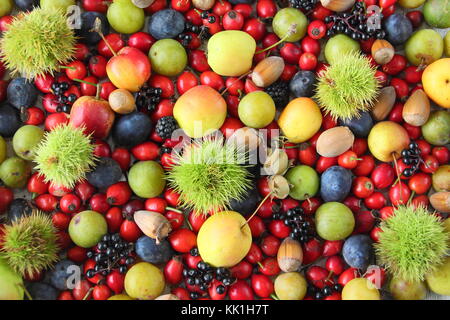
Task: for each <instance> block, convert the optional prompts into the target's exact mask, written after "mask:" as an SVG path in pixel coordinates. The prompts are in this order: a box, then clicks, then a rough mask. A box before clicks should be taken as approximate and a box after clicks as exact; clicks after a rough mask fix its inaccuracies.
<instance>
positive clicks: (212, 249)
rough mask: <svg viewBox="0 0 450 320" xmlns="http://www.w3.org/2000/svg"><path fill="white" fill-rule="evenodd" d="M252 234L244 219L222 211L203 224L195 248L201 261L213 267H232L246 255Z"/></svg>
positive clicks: (232, 212) (238, 214)
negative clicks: (196, 247)
mask: <svg viewBox="0 0 450 320" xmlns="http://www.w3.org/2000/svg"><path fill="white" fill-rule="evenodd" d="M251 244H252V233H251V231H250V227H249V226H248V224H246V221H245V219H244V217H243V216H242V215H241V214H240V213H238V212H235V211H222V212H219V213H216V214H214V215H212V216H210V217H209V218H208V219H207V220H206V221H205V223H203V225H202V227H201V228H200V230H199V232H198V236H197V246H198V251H199V252H200V256H201V257H202V259H203V261H205V262H207V263H209V264H211V265H212V266H214V267H232V266H234V265H236V264H238V263H239V262H240V261H241V260H242V259H244V257H245V256H246V255H247V253H248V251H249V250H250V246H251Z"/></svg>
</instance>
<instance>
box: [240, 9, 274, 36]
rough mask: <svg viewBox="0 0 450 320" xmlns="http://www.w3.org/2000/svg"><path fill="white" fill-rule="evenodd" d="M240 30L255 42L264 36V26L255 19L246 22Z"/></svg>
mask: <svg viewBox="0 0 450 320" xmlns="http://www.w3.org/2000/svg"><path fill="white" fill-rule="evenodd" d="M235 10H236V8H235ZM236 11H237V10H236ZM242 30H243V31H245V32H247V33H248V34H249V35H251V36H252V37H253V39H255V41H257V42H258V41H260V40H262V39H263V38H264V36H265V35H266V25H265V24H264V22H262V21H261V20H259V19H257V18H251V19H248V20H246V21H245V24H244V27H243V29H242Z"/></svg>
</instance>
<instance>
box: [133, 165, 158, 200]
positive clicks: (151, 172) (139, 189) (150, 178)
mask: <svg viewBox="0 0 450 320" xmlns="http://www.w3.org/2000/svg"><path fill="white" fill-rule="evenodd" d="M128 183H129V184H130V187H131V190H133V192H134V193H135V194H136V195H137V196H139V197H141V198H153V197H157V196H159V195H160V194H161V193H162V192H163V190H164V187H165V186H166V181H165V180H164V170H163V168H162V167H161V165H160V164H159V163H158V162H156V161H139V162H138V163H136V164H134V165H133V166H132V167H131V169H130V171H129V172H128Z"/></svg>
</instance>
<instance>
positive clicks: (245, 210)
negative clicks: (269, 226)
mask: <svg viewBox="0 0 450 320" xmlns="http://www.w3.org/2000/svg"><path fill="white" fill-rule="evenodd" d="M260 201H261V196H260V195H259V192H258V190H257V189H256V188H253V189H248V190H247V192H246V194H245V195H244V196H243V199H242V200H237V199H233V200H231V201H230V209H231V210H233V211H236V212H239V213H240V214H243V215H247V214H250V213H252V212H253V211H255V209H256V207H257V206H258V204H259V202H260Z"/></svg>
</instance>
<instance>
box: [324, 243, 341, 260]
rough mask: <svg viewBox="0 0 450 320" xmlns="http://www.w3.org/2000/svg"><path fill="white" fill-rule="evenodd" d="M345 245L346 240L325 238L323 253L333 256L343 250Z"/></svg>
mask: <svg viewBox="0 0 450 320" xmlns="http://www.w3.org/2000/svg"><path fill="white" fill-rule="evenodd" d="M343 245H344V241H342V240H336V241H330V240H325V242H324V243H323V253H322V255H323V256H324V257H331V256H334V255H336V254H339V253H340V252H341V250H342V246H343Z"/></svg>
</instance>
